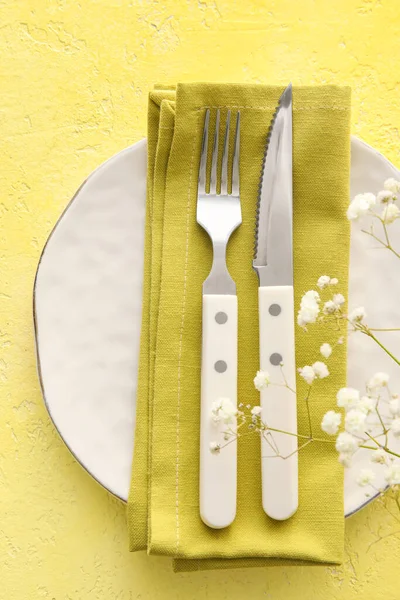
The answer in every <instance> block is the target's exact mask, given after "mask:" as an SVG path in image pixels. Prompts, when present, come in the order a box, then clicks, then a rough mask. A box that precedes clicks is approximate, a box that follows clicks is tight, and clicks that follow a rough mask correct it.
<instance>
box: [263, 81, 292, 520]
mask: <svg viewBox="0 0 400 600" xmlns="http://www.w3.org/2000/svg"><path fill="white" fill-rule="evenodd" d="M292 146H293V142H292V86H291V85H289V86H288V87H287V88H286V89H285V91H284V92H283V94H282V95H281V97H280V99H279V102H278V105H277V108H276V110H275V113H274V115H273V117H272V120H271V125H270V128H269V131H268V134H267V139H266V146H265V152H264V157H263V161H262V168H261V175H260V186H259V194H258V204H257V215H256V225H255V247H254V259H253V268H254V269H255V271H256V272H257V275H258V279H259V288H258V306H259V326H260V370H261V371H267V372H268V373H269V375H270V379H271V382H272V383H273V384H278V385H273V384H272V385H271V384H270V385H269V386H267V387H266V388H264V389H263V390H262V391H261V398H260V404H261V419H262V422H263V423H264V424H265V425H266V426H267V429H266V431H264V432H263V434H262V437H261V479H262V503H263V508H264V511H265V512H266V514H267V515H268V516H270V517H271V518H273V519H277V520H285V519H288V518H289V517H291V516H292V515H293V514H294V513H295V512H296V510H297V507H298V460H297V409H296V364H295V337H294V301H293V225H292V223H293V214H292V213H293V208H292V205H293V198H292V196H293V191H292V190H293V184H292V180H293V174H292V170H293V168H292V152H293V151H292ZM282 432H286V433H282Z"/></svg>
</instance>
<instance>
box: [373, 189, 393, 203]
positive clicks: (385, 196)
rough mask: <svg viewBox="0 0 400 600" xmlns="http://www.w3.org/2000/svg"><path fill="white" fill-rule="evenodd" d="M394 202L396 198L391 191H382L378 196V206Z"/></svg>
mask: <svg viewBox="0 0 400 600" xmlns="http://www.w3.org/2000/svg"><path fill="white" fill-rule="evenodd" d="M393 200H395V196H394V194H393V192H390V191H389V190H382V191H381V192H378V193H377V195H376V201H377V202H378V204H386V203H387V202H392V201H393Z"/></svg>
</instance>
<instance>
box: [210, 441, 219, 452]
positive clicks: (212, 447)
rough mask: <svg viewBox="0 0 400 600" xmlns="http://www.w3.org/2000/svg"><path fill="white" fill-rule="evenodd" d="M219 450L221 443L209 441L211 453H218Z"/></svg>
mask: <svg viewBox="0 0 400 600" xmlns="http://www.w3.org/2000/svg"><path fill="white" fill-rule="evenodd" d="M220 450H221V444H218V443H217V442H210V452H211V453H212V454H219V452H220Z"/></svg>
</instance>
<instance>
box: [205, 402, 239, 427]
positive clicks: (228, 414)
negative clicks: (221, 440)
mask: <svg viewBox="0 0 400 600" xmlns="http://www.w3.org/2000/svg"><path fill="white" fill-rule="evenodd" d="M236 416H237V408H236V406H235V405H234V404H233V402H232V400H231V399H230V398H218V399H217V400H214V402H213V403H212V407H211V418H212V420H213V421H214V423H220V422H221V421H222V422H223V423H226V424H229V423H233V421H234V419H235V417H236Z"/></svg>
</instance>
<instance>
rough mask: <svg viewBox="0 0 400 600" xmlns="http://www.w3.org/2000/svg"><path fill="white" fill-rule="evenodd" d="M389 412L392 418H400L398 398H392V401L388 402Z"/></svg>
mask: <svg viewBox="0 0 400 600" xmlns="http://www.w3.org/2000/svg"><path fill="white" fill-rule="evenodd" d="M389 410H390V412H391V413H392V415H393V416H394V417H398V416H400V400H399V398H392V400H390V402H389Z"/></svg>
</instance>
